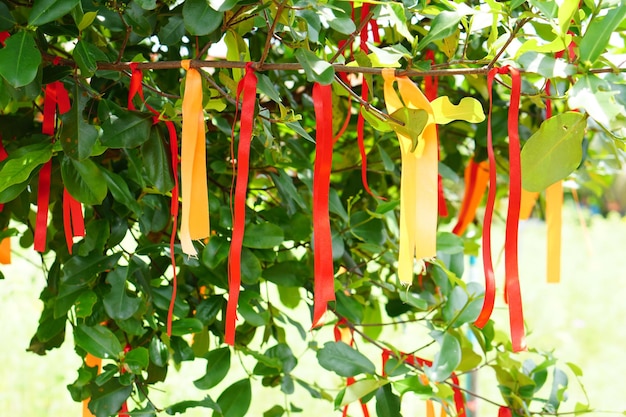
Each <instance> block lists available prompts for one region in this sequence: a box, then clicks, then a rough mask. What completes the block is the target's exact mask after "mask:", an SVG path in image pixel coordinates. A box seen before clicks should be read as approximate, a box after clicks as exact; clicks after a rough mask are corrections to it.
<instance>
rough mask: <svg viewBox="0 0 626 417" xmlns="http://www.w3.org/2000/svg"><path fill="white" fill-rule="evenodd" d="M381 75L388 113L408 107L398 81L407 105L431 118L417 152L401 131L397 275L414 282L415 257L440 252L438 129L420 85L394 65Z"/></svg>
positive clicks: (423, 256)
mask: <svg viewBox="0 0 626 417" xmlns="http://www.w3.org/2000/svg"><path fill="white" fill-rule="evenodd" d="M382 75H383V79H384V80H385V83H384V96H385V104H386V106H387V111H388V113H389V114H391V113H393V112H394V111H396V110H398V109H400V108H403V107H405V106H404V105H403V104H402V101H400V98H399V97H398V95H397V94H396V92H395V90H394V88H393V83H394V82H395V81H397V82H398V90H399V91H400V95H401V96H402V100H403V101H404V103H405V104H406V107H408V108H412V109H422V110H425V111H426V112H427V113H428V117H429V121H428V123H427V124H426V126H425V127H424V131H423V132H422V134H421V135H420V137H419V142H420V143H419V144H418V147H417V150H416V151H415V152H411V145H412V141H411V139H410V138H408V137H406V136H404V135H402V134H398V141H399V142H400V151H401V154H402V173H401V177H400V250H399V256H398V277H399V278H400V281H401V282H404V283H411V282H412V281H413V266H414V260H415V258H417V259H418V260H423V259H428V258H432V257H434V256H435V255H436V254H437V202H438V198H437V188H438V187H437V175H438V167H437V128H436V126H435V123H434V115H433V110H432V108H431V106H430V102H429V101H428V99H427V98H426V97H425V96H424V94H422V92H421V91H420V89H419V88H418V87H417V85H415V84H414V83H413V82H412V81H411V80H409V79H408V78H407V77H396V76H395V74H394V70H393V69H391V68H385V69H383V71H382Z"/></svg>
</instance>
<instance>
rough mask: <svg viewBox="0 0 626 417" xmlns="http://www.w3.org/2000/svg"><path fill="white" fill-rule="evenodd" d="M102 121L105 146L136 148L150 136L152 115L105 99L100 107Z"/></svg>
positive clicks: (102, 140)
mask: <svg viewBox="0 0 626 417" xmlns="http://www.w3.org/2000/svg"><path fill="white" fill-rule="evenodd" d="M98 115H99V116H100V118H101V119H102V120H104V122H103V123H102V138H101V139H100V140H101V142H102V144H103V145H104V146H107V147H109V148H134V147H136V146H139V145H141V144H142V143H144V142H145V141H147V140H148V138H149V137H150V128H151V127H152V115H151V114H148V113H139V112H136V111H129V110H127V109H122V108H121V107H119V106H118V105H117V104H115V103H113V102H111V101H105V100H103V101H102V102H101V103H100V105H99V107H98Z"/></svg>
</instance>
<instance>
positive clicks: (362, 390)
mask: <svg viewBox="0 0 626 417" xmlns="http://www.w3.org/2000/svg"><path fill="white" fill-rule="evenodd" d="M388 382H389V381H386V380H384V379H362V380H360V381H356V382H354V383H353V384H351V385H348V386H347V387H346V390H345V393H344V395H343V398H342V399H341V402H340V403H339V404H338V405H339V407H343V406H345V405H348V404H350V403H353V402H355V401H357V400H359V399H361V398H363V397H364V396H366V395H367V394H369V393H370V392H372V391H375V390H377V389H378V388H380V387H382V386H383V385H385V384H387V383H388Z"/></svg>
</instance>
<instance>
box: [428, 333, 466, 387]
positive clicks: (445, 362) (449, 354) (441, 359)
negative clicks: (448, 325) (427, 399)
mask: <svg viewBox="0 0 626 417" xmlns="http://www.w3.org/2000/svg"><path fill="white" fill-rule="evenodd" d="M439 343H440V345H441V348H440V350H439V352H437V354H436V355H435V359H434V360H433V364H432V365H431V366H426V367H424V371H425V372H426V376H428V379H430V380H431V381H433V382H441V381H445V380H446V379H448V378H449V377H450V374H452V372H454V370H455V369H456V367H457V366H459V364H460V363H461V344H460V343H459V341H458V339H457V338H456V337H454V336H453V335H452V334H450V333H445V334H444V335H443V337H442V338H441V340H439Z"/></svg>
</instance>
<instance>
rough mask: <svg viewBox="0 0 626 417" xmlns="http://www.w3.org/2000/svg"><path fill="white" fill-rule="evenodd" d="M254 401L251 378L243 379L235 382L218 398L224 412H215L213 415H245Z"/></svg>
mask: <svg viewBox="0 0 626 417" xmlns="http://www.w3.org/2000/svg"><path fill="white" fill-rule="evenodd" d="M251 402H252V388H251V387H250V380H249V379H242V380H240V381H237V382H235V383H234V384H233V385H231V386H230V387H228V388H226V389H225V390H224V392H222V394H221V395H220V396H219V398H218V399H217V404H218V405H219V406H220V408H221V410H222V413H221V415H220V414H217V413H213V417H218V416H219V417H222V416H223V417H244V416H245V415H246V413H247V412H248V408H250V403H251Z"/></svg>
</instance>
